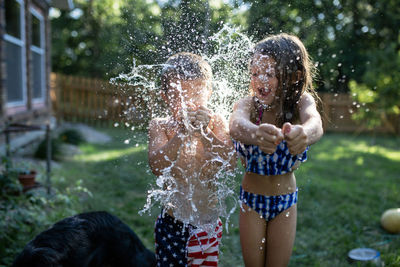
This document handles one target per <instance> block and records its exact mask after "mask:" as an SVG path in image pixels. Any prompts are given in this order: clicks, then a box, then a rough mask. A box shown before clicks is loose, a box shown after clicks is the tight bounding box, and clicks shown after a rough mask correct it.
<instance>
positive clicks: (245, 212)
mask: <svg viewBox="0 0 400 267" xmlns="http://www.w3.org/2000/svg"><path fill="white" fill-rule="evenodd" d="M250 74H251V78H250V91H251V95H250V96H247V97H244V98H242V99H240V100H239V101H238V102H237V103H236V104H235V106H234V110H233V113H232V115H231V118H230V125H229V127H230V135H231V137H232V138H233V139H234V145H235V149H236V151H237V152H238V154H239V156H240V158H241V160H242V163H243V164H244V167H245V169H246V172H245V174H244V177H243V181H242V185H241V187H240V196H239V200H240V204H241V210H240V220H239V227H240V242H241V246H242V253H243V259H244V262H245V265H246V266H251V267H256V266H287V265H288V264H289V260H290V256H291V254H292V248H293V243H294V239H295V233H296V220H297V197H298V188H297V186H296V178H295V176H294V170H295V169H297V168H298V167H299V165H300V163H301V162H303V161H305V160H306V159H307V150H308V147H309V146H310V145H312V144H314V143H315V142H317V141H318V140H319V139H320V138H321V136H322V134H323V129H322V121H321V116H320V114H319V112H318V110H317V107H316V102H317V101H318V100H319V98H318V96H317V95H316V93H315V91H314V88H313V84H312V77H313V65H312V62H311V60H310V59H309V55H308V53H307V51H306V49H305V47H304V45H303V43H302V42H301V41H300V40H299V39H298V38H297V37H296V36H293V35H289V34H285V33H283V34H278V35H272V36H269V37H267V38H266V39H264V40H262V41H260V42H259V43H257V44H256V46H255V48H254V53H253V55H252V59H251V61H250Z"/></svg>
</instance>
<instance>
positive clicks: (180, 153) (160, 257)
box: [149, 53, 236, 267]
mask: <svg viewBox="0 0 400 267" xmlns="http://www.w3.org/2000/svg"><path fill="white" fill-rule="evenodd" d="M211 80H212V72H211V67H210V65H209V64H208V63H207V62H206V61H205V60H204V59H202V58H201V57H200V56H198V55H195V54H191V53H179V54H176V55H174V56H172V57H170V58H169V59H168V60H167V62H166V64H165V67H164V69H163V72H162V75H161V96H162V99H163V100H164V101H165V103H166V104H167V106H168V108H169V111H170V113H171V116H169V117H166V118H156V119H153V120H152V121H151V122H150V124H149V165H150V168H151V170H152V172H153V173H154V174H155V175H157V176H159V178H160V180H162V181H163V182H162V183H163V184H162V186H163V190H164V192H167V193H168V192H169V195H168V201H164V202H162V204H163V212H162V213H161V215H160V216H159V217H158V219H157V221H156V224H155V240H156V257H157V266H192V267H193V266H218V255H219V252H218V250H219V244H220V240H221V236H222V226H221V225H222V223H221V220H220V219H219V211H218V207H219V205H218V198H217V186H216V183H217V180H218V176H219V175H218V173H220V172H221V170H225V169H226V170H228V169H229V170H232V169H234V167H235V165H236V156H235V151H234V149H233V145H232V141H231V138H230V136H229V133H228V127H227V123H226V122H225V120H224V119H223V118H222V117H221V116H220V115H218V114H214V113H213V112H212V111H211V110H209V109H208V108H207V102H208V100H209V98H210V96H211V88H212V86H211ZM164 178H166V179H164ZM205 225H208V226H207V227H205Z"/></svg>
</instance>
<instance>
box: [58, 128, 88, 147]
mask: <svg viewBox="0 0 400 267" xmlns="http://www.w3.org/2000/svg"><path fill="white" fill-rule="evenodd" d="M59 139H60V140H61V141H62V142H65V143H68V144H72V145H79V144H81V143H84V142H85V141H86V140H85V137H84V136H83V135H82V134H81V132H80V131H78V130H75V129H67V130H65V131H63V132H62V133H60V135H59Z"/></svg>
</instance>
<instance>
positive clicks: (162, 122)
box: [149, 118, 168, 129]
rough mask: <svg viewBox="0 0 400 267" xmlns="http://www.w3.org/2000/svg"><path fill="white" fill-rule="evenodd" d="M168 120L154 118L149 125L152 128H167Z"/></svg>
mask: <svg viewBox="0 0 400 267" xmlns="http://www.w3.org/2000/svg"><path fill="white" fill-rule="evenodd" d="M167 121H168V120H167V118H154V119H152V120H151V121H150V123H149V129H150V128H158V127H165V126H166V125H167Z"/></svg>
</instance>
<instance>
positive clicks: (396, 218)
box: [381, 208, 400, 234]
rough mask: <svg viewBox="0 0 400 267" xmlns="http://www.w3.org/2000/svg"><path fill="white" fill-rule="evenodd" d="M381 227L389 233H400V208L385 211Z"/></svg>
mask: <svg viewBox="0 0 400 267" xmlns="http://www.w3.org/2000/svg"><path fill="white" fill-rule="evenodd" d="M381 225H382V227H383V229H385V230H386V231H388V232H389V233H392V234H397V233H400V208H398V209H388V210H387V211H385V212H384V213H383V214H382V217H381Z"/></svg>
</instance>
